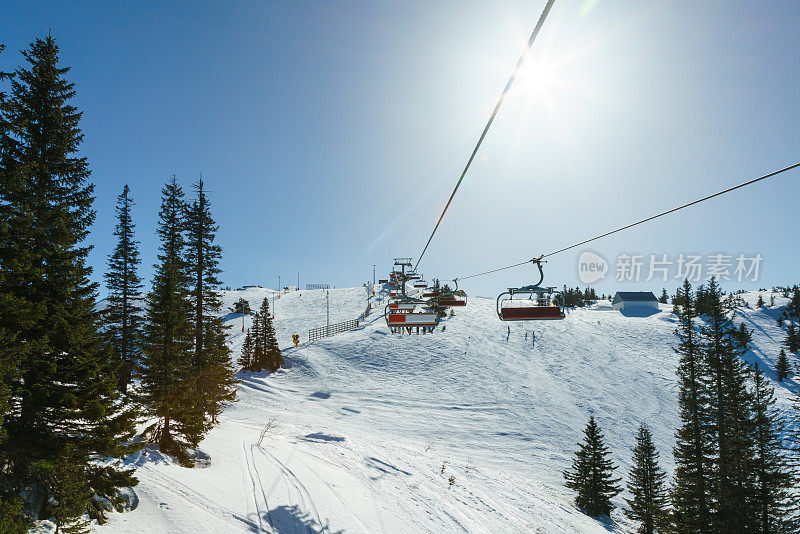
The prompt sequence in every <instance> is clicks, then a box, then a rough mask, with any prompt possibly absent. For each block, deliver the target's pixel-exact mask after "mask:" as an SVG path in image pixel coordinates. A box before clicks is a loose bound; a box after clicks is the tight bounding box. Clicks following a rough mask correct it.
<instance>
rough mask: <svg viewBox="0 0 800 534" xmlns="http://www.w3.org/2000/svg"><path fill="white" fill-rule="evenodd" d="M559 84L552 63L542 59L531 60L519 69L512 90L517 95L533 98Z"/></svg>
mask: <svg viewBox="0 0 800 534" xmlns="http://www.w3.org/2000/svg"><path fill="white" fill-rule="evenodd" d="M561 84H562V83H561V82H560V81H559V79H558V73H557V70H556V67H555V65H554V64H553V63H551V62H549V61H546V60H545V59H542V58H536V59H533V58H531V59H529V60H528V61H526V62H525V63H524V64H523V65H522V67H521V68H520V71H519V73H518V74H517V79H516V80H515V81H514V86H512V90H513V92H515V93H517V94H518V95H526V96H528V97H535V96H542V94H543V93H544V92H546V91H549V90H551V89H552V88H553V87H557V86H559V85H561Z"/></svg>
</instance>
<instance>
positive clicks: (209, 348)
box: [186, 178, 236, 430]
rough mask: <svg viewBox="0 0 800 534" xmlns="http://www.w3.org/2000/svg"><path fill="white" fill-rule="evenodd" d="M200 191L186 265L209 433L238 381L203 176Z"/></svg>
mask: <svg viewBox="0 0 800 534" xmlns="http://www.w3.org/2000/svg"><path fill="white" fill-rule="evenodd" d="M195 191H196V193H197V198H196V199H195V200H194V201H193V202H192V204H191V205H190V206H189V207H188V209H187V210H186V231H187V253H186V264H187V269H188V272H189V276H190V277H191V284H192V289H191V293H190V295H191V303H192V316H193V329H194V340H195V346H194V358H193V361H192V367H193V374H194V377H193V380H194V383H195V388H194V392H193V393H194V394H193V395H192V399H193V400H194V401H195V410H196V411H197V413H196V417H199V418H200V420H201V421H202V422H203V423H202V424H203V428H204V430H208V429H209V428H210V427H211V425H213V424H214V423H216V417H217V415H219V414H220V413H221V411H222V408H223V407H224V405H225V404H227V403H229V402H232V401H233V400H235V398H236V390H235V389H234V385H235V383H236V380H235V378H234V372H235V371H234V370H233V365H232V363H231V358H230V352H231V351H230V349H229V348H228V345H227V344H226V343H225V330H226V329H227V327H226V326H225V324H224V323H223V322H222V318H221V317H220V310H221V309H222V300H221V298H220V296H219V289H220V286H221V285H222V283H221V282H220V281H219V279H218V278H217V276H218V275H219V273H220V272H222V271H221V270H220V268H219V262H220V259H221V258H222V248H221V247H220V246H219V245H218V244H215V243H214V239H215V237H216V232H217V230H218V229H219V226H218V225H217V224H216V223H215V222H214V219H213V218H212V216H211V205H210V202H209V200H208V197H207V196H206V191H205V189H204V183H203V180H202V178H201V179H200V181H199V182H198V183H197V184H195Z"/></svg>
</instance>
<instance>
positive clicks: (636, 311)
mask: <svg viewBox="0 0 800 534" xmlns="http://www.w3.org/2000/svg"><path fill="white" fill-rule="evenodd" d="M660 312H661V310H657V309H656V308H644V307H642V308H629V309H627V310H621V311H620V313H621V314H622V315H624V316H625V317H650V316H651V315H655V314H657V313H660Z"/></svg>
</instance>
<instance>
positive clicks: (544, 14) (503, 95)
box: [414, 0, 555, 271]
mask: <svg viewBox="0 0 800 534" xmlns="http://www.w3.org/2000/svg"><path fill="white" fill-rule="evenodd" d="M554 2H555V0H548V1H547V4H546V5H545V6H544V10H543V11H542V14H541V16H540V17H539V21H538V22H537V23H536V26H535V27H534V28H533V33H531V36H530V38H529V39H528V43H527V44H526V45H525V48H524V50H523V51H522V55H521V56H520V57H519V60H518V61H517V65H516V66H515V67H514V70H513V72H512V73H511V77H510V78H509V79H508V83H506V87H505V89H503V92H502V93H501V94H500V99H499V100H498V101H497V104H496V105H495V106H494V110H493V111H492V114H491V116H490V117H489V121H488V122H487V123H486V126H484V128H483V132H482V133H481V136H480V137H479V138H478V142H477V143H476V144H475V148H474V149H473V150H472V154H471V155H470V157H469V159H468V160H467V165H466V166H465V167H464V170H463V171H462V172H461V176H460V177H459V178H458V182H456V186H455V188H454V189H453V192H452V193H451V194H450V198H449V199H448V200H447V204H445V206H444V210H442V214H441V215H440V216H439V220H438V221H437V222H436V226H434V227H433V232H431V235H430V237H429V238H428V242H427V243H425V248H423V249H422V253H421V254H420V255H419V258H418V259H417V263H416V265H414V270H415V271H416V270H417V267H418V266H419V262H420V261H422V257H423V256H424V255H425V252H426V251H427V250H428V245H430V244H431V240H433V236H434V234H435V233H436V230H438V229H439V225H440V224H441V223H442V219H444V214H445V213H447V208H449V207H450V203H451V202H453V197H455V196H456V191H458V188H459V187H460V186H461V182H462V181H463V180H464V176H466V174H467V171H468V170H469V167H470V165H472V160H474V159H475V155H476V154H477V153H478V149H480V147H481V144H482V143H483V139H484V138H485V137H486V133H487V132H488V131H489V127H490V126H491V125H492V123H493V122H494V119H495V117H496V116H497V112H498V111H500V106H501V105H503V101H504V100H505V98H506V95H507V94H508V90H509V89H511V85H512V84H513V83H514V79H515V78H516V76H517V73H518V72H519V69H520V67H521V66H522V63H523V62H524V61H525V57H526V56H527V55H528V51H529V50H530V49H531V46H532V45H533V42H534V41H535V40H536V36H537V35H539V30H541V29H542V25H543V24H544V21H545V19H546V18H547V14H548V13H549V12H550V8H551V7H553V3H554Z"/></svg>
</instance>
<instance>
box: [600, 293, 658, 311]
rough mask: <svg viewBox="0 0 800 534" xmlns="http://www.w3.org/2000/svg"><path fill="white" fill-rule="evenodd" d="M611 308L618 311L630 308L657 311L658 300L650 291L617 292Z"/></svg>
mask: <svg viewBox="0 0 800 534" xmlns="http://www.w3.org/2000/svg"><path fill="white" fill-rule="evenodd" d="M611 307H613V308H614V309H615V310H619V311H622V310H628V309H630V308H655V309H658V299H657V298H656V296H655V295H653V293H652V292H651V291H617V294H616V295H614V300H612V301H611Z"/></svg>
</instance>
